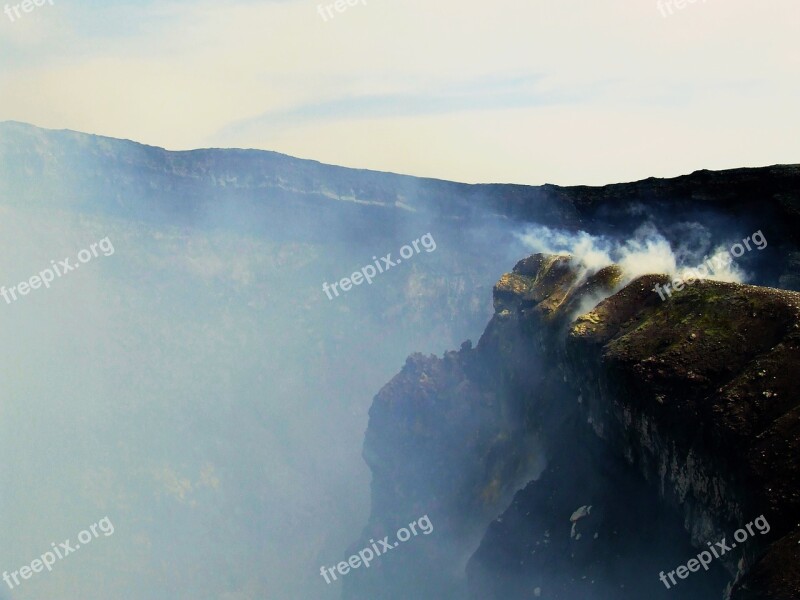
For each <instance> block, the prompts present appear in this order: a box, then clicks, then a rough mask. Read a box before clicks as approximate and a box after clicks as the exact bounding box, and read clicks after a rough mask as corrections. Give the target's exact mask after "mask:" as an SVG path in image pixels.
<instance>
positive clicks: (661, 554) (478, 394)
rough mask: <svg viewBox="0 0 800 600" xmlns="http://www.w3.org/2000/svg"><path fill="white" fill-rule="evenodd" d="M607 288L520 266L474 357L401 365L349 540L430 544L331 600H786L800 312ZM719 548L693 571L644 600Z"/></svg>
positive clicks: (731, 295)
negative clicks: (743, 532)
mask: <svg viewBox="0 0 800 600" xmlns="http://www.w3.org/2000/svg"><path fill="white" fill-rule="evenodd" d="M621 275H622V274H621V271H620V269H619V268H618V267H616V266H609V267H606V268H605V269H603V270H601V271H599V272H597V273H588V272H587V270H586V269H585V268H582V266H581V265H578V264H575V262H574V261H573V260H572V258H571V257H567V256H545V255H534V256H531V257H529V258H528V259H525V260H523V261H521V262H520V263H518V264H517V265H516V266H515V268H514V270H513V272H512V273H509V274H507V275H505V276H503V277H502V278H501V280H500V281H499V282H498V284H497V285H496V286H495V289H494V305H495V314H494V317H493V318H492V320H491V322H490V323H489V325H488V327H487V329H486V331H485V333H484V334H483V336H482V338H481V340H480V342H479V343H478V345H477V347H476V348H474V349H473V348H471V345H470V344H465V345H464V346H463V347H462V349H461V350H460V351H459V352H451V353H446V354H445V355H444V357H443V358H436V357H423V356H421V355H415V356H412V357H411V358H409V359H408V361H407V363H406V365H405V367H404V368H403V370H402V371H401V372H400V373H399V374H398V375H397V376H396V377H395V378H394V379H393V380H392V381H391V382H390V383H389V384H387V385H386V386H385V387H384V388H383V389H382V390H381V392H380V393H379V394H378V395H377V396H376V398H375V401H374V404H373V407H372V410H371V412H370V424H369V429H368V431H367V435H366V440H365V444H364V457H365V459H366V460H367V463H368V464H369V466H370V468H371V469H372V472H373V486H372V516H371V519H370V523H369V525H368V527H367V530H366V531H365V534H366V536H365V537H370V536H375V535H377V533H379V532H382V531H391V530H393V529H394V528H396V527H397V526H399V525H398V524H402V523H403V522H407V521H406V519H412V518H415V517H416V516H419V515H418V514H417V513H419V514H424V513H428V514H429V515H430V517H431V519H432V521H433V523H434V524H435V525H436V531H435V534H434V535H431V536H430V539H424V540H420V541H419V543H418V544H416V545H411V544H409V546H408V548H404V549H403V551H402V553H401V552H397V553H396V554H394V555H393V556H391V557H385V559H384V560H383V561H382V564H380V565H378V566H377V567H376V568H373V569H370V570H369V571H364V572H362V573H358V574H356V575H355V576H353V577H351V578H350V580H349V581H347V582H346V588H345V595H344V597H345V598H410V597H423V598H428V597H430V598H434V597H436V598H475V599H478V598H481V599H487V598H498V599H500V598H503V599H508V598H512V599H513V598H532V597H541V598H558V599H570V600H572V599H577V598H592V599H606V598H607V599H609V600H610V599H612V598H613V599H627V598H630V599H634V598H635V599H637V600H638V599H641V598H643V597H650V598H675V597H681V598H689V599H695V598H696V599H703V600H705V599H708V598H723V597H729V598H732V599H734V600H755V599H766V598H770V599H779V600H790V599H796V598H798V597H800V567H798V558H799V557H800V546H798V541H800V526H799V525H798V523H797V514H798V508H800V478H799V477H798V466H797V463H796V458H797V456H800V453H799V452H798V450H800V403H799V402H798V398H799V396H798V392H799V391H800V390H799V389H798V386H799V385H800V384H798V383H797V379H796V377H794V373H793V368H794V367H795V366H796V365H797V364H799V363H800V294H797V293H794V292H787V291H782V290H776V289H769V288H758V287H754V286H745V285H738V284H728V283H718V282H711V281H703V282H696V283H694V284H692V285H689V286H687V287H686V288H684V290H683V291H681V292H679V293H676V294H675V295H674V296H673V297H672V298H671V299H669V300H667V301H662V300H661V299H660V298H659V296H658V294H656V293H655V292H654V291H653V288H654V286H655V284H656V283H664V282H665V281H666V278H665V277H663V276H658V275H652V276H645V277H642V278H639V279H636V280H634V281H633V282H631V283H629V284H627V285H624V286H623V285H622V277H621ZM598 302H599V303H598ZM762 515H763V517H764V519H765V522H767V523H768V525H769V527H768V528H767V527H765V528H764V529H768V531H762V530H761V529H759V530H757V531H753V532H752V535H748V536H747V538H748V539H747V540H746V541H744V542H743V543H741V544H738V547H737V544H735V543H733V532H734V531H736V530H738V529H740V528H744V527H745V525H746V524H748V523H750V524H752V522H753V520H754V519H756V518H757V517H760V516H762ZM751 529H752V525H751ZM723 539H727V540H728V541H727V542H726V543H727V545H729V546H731V545H732V546H731V549H730V550H729V551H727V552H725V553H724V555H720V557H719V558H715V559H714V561H713V563H712V564H711V565H709V569H708V570H707V571H706V570H705V569H701V570H700V571H699V572H697V573H695V572H692V573H691V577H688V578H686V579H683V578H681V579H677V583H676V585H668V584H664V583H662V581H660V580H659V575H660V573H661V572H662V571H666V572H669V571H674V570H675V569H676V567H678V566H680V565H685V564H687V562H688V561H689V560H691V559H693V558H695V557H696V556H697V555H698V554H699V553H700V552H702V551H704V550H708V549H709V547H710V546H714V544H715V542H718V541H721V540H723ZM356 545H358V544H356ZM412 572H413V573H415V574H416V575H415V576H414V577H412V575H411V573H412ZM465 572H466V576H465V575H464V573H465ZM389 581H391V585H387V584H388V582H389ZM667 587H669V588H670V589H667ZM390 589H391V590H393V591H392V592H388V591H387V590H390Z"/></svg>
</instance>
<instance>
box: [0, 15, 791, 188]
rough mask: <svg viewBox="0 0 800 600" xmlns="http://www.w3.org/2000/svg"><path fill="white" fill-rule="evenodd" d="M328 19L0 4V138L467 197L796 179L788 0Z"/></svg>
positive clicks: (335, 17) (322, 16)
mask: <svg viewBox="0 0 800 600" xmlns="http://www.w3.org/2000/svg"><path fill="white" fill-rule="evenodd" d="M20 1H21V0H20ZM51 1H52V4H51ZM332 1H333V0H325V1H323V2H320V1H319V0H284V1H277V0H258V1H256V0H251V1H238V2H229V1H225V0H216V1H213V2H205V1H194V0H192V1H188V0H186V1H169V0H163V1H152V0H136V1H135V2H134V1H125V0H102V1H100V0H84V1H78V0H47V2H46V3H45V4H44V5H43V6H40V7H35V8H34V9H33V11H32V12H29V13H25V12H21V11H20V16H19V17H16V16H15V15H14V11H13V7H14V5H15V4H17V0H15V1H12V2H9V3H5V2H0V6H2V7H3V8H5V7H8V9H9V12H10V13H11V16H9V15H8V14H0V121H4V120H15V121H23V122H26V123H32V124H34V125H38V126H40V127H46V128H53V129H64V128H66V129H73V130H78V131H84V132H88V133H94V134H99V135H107V136H112V137H118V138H126V139H133V140H136V141H139V142H143V143H146V144H150V145H155V146H161V147H165V148H168V149H174V150H186V149H193V148H205V147H224V148H229V147H237V148H259V149H264V150H274V151H278V152H283V153H286V154H290V155H293V156H298V157H302V158H310V159H315V160H319V161H322V162H325V163H330V164H337V165H344V166H348V167H356V168H367V169H375V170H381V171H391V172H399V173H407V174H411V175H418V176H425V177H435V178H439V179H450V180H456V181H464V182H509V183H523V184H542V183H555V184H562V185H569V184H590V185H601V184H605V183H614V182H620V181H632V180H637V179H643V178H646V177H650V176H656V177H670V176H676V175H680V174H684V173H689V172H692V171H695V170H698V169H724V168H734V167H742V166H764V165H770V164H776V163H800V144H799V143H798V139H800V138H798V135H797V132H798V130H800V127H799V126H800V111H798V110H797V107H798V105H800V102H798V101H800V77H798V74H800V36H798V35H797V26H798V23H800V3H798V2H797V0H769V1H767V2H754V1H752V0H697V1H696V2H694V3H690V2H688V0H687V1H686V2H685V3H684V2H683V1H682V0H681V5H682V8H678V7H677V4H676V1H675V0H672V2H666V1H665V0H662V2H661V3H659V2H658V1H657V0H603V1H600V2H597V1H593V2H588V1H587V0H558V1H557V2H556V1H552V0H551V1H548V2H545V1H543V0H495V1H494V2H476V1H474V0H473V1H469V2H463V1H459V2H456V1H455V0H436V1H435V2H431V0H403V1H402V2H397V1H391V0H359V1H358V2H357V3H356V4H355V5H353V6H349V5H347V4H344V5H343V6H345V7H346V9H345V10H344V11H343V12H337V11H336V9H335V7H334V6H333V4H332ZM326 5H330V6H331V12H332V14H333V16H332V17H331V16H330V14H326V9H325V6H326ZM668 5H669V6H668ZM12 19H13V20H12Z"/></svg>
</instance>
